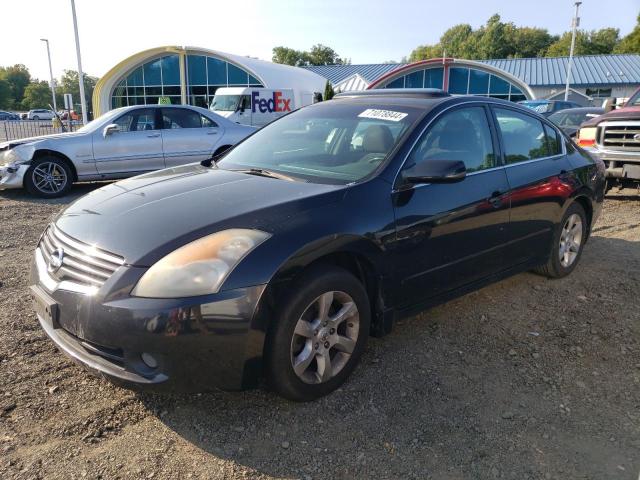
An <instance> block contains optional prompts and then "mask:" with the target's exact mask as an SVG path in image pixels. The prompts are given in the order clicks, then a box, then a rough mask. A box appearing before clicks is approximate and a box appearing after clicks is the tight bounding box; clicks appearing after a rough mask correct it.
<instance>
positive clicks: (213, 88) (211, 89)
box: [209, 85, 221, 97]
mask: <svg viewBox="0 0 640 480" xmlns="http://www.w3.org/2000/svg"><path fill="white" fill-rule="evenodd" d="M220 87H221V86H218V85H214V86H209V96H210V97H213V96H214V95H215V94H216V90H218V89H219V88H220Z"/></svg>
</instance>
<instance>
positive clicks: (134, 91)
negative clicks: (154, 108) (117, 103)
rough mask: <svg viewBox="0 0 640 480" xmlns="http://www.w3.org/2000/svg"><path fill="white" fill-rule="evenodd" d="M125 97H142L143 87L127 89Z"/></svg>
mask: <svg viewBox="0 0 640 480" xmlns="http://www.w3.org/2000/svg"><path fill="white" fill-rule="evenodd" d="M127 95H129V96H130V97H131V96H134V95H144V87H127Z"/></svg>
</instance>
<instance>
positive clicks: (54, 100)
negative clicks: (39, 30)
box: [40, 38, 58, 112]
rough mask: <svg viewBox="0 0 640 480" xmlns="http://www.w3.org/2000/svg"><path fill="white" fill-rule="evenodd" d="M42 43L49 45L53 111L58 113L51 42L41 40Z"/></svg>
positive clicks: (48, 54)
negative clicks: (50, 48)
mask: <svg viewBox="0 0 640 480" xmlns="http://www.w3.org/2000/svg"><path fill="white" fill-rule="evenodd" d="M40 41H41V42H44V43H46V44H47V58H49V77H50V78H51V96H52V97H53V111H54V112H57V111H58V106H57V105H56V81H55V79H54V78H53V69H52V68H51V51H50V50H49V40H47V39H46V38H41V39H40Z"/></svg>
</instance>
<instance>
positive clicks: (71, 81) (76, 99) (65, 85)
mask: <svg viewBox="0 0 640 480" xmlns="http://www.w3.org/2000/svg"><path fill="white" fill-rule="evenodd" d="M97 82H98V79H97V78H96V77H92V76H90V75H87V74H86V73H85V74H84V94H85V95H86V97H87V98H86V100H87V110H88V111H89V112H91V111H93V101H92V99H93V89H94V88H95V86H96V83H97ZM56 90H57V92H58V93H59V94H64V93H70V94H71V96H72V97H73V103H74V105H76V107H75V108H74V110H76V111H80V84H79V83H78V72H77V71H76V70H65V71H64V75H62V77H61V78H60V83H59V84H58V88H57V89H56ZM60 105H64V103H60Z"/></svg>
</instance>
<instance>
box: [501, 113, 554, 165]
mask: <svg viewBox="0 0 640 480" xmlns="http://www.w3.org/2000/svg"><path fill="white" fill-rule="evenodd" d="M495 112H496V118H497V120H498V126H499V128H500V133H501V134H502V143H503V144H504V155H505V160H506V163H508V164H509V163H517V162H524V161H526V160H534V159H536V158H542V157H547V156H549V154H548V153H547V146H546V142H545V139H546V136H545V134H544V130H543V128H542V122H540V120H538V119H536V118H533V117H530V116H529V115H526V114H524V113H520V112H516V111H513V110H507V109H504V108H496V109H495Z"/></svg>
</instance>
